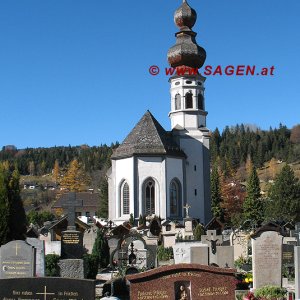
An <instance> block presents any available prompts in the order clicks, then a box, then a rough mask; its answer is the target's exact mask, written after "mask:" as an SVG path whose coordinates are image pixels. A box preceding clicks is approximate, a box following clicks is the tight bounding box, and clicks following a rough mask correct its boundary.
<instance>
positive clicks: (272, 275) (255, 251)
mask: <svg viewBox="0 0 300 300" xmlns="http://www.w3.org/2000/svg"><path fill="white" fill-rule="evenodd" d="M282 240H283V236H282V235H281V234H280V233H279V232H277V231H264V230H260V231H258V232H257V234H254V235H253V236H252V269H253V288H255V289H256V288H260V287H262V286H265V285H277V286H281V283H282V282H281V281H282V279H281V274H282Z"/></svg>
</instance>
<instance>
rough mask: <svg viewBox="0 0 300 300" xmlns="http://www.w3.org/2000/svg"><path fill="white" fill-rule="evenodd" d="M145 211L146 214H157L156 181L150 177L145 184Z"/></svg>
mask: <svg viewBox="0 0 300 300" xmlns="http://www.w3.org/2000/svg"><path fill="white" fill-rule="evenodd" d="M145 210H146V211H145V213H146V215H153V214H155V182H154V180H153V179H149V180H148V181H147V182H146V184H145Z"/></svg>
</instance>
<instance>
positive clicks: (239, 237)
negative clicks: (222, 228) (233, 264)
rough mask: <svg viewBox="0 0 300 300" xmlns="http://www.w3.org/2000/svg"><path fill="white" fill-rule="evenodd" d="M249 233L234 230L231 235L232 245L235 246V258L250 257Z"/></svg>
mask: <svg viewBox="0 0 300 300" xmlns="http://www.w3.org/2000/svg"><path fill="white" fill-rule="evenodd" d="M248 241H249V235H248V234H247V233H245V232H242V231H238V232H232V233H231V235H230V245H231V246H233V248H234V260H237V259H238V258H239V257H241V256H242V257H244V258H247V257H248Z"/></svg>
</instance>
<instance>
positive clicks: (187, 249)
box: [173, 242, 208, 264]
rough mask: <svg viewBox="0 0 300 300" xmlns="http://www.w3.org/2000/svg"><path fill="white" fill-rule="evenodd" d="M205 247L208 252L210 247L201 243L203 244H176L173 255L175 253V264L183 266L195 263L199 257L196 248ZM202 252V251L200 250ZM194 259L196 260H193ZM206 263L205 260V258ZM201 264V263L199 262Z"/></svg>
mask: <svg viewBox="0 0 300 300" xmlns="http://www.w3.org/2000/svg"><path fill="white" fill-rule="evenodd" d="M198 247H203V248H204V249H205V250H203V251H207V249H208V246H207V245H205V244H203V243H201V242H182V243H176V244H175V245H174V246H173V253H174V261H175V264H181V263H187V264H190V263H195V261H194V260H195V255H196V256H198V255H199V253H198V254H196V253H197V251H196V252H195V248H198ZM191 249H194V250H193V253H194V254H192V252H191ZM200 251H201V250H200ZM193 257H194V258H193ZM203 259H204V261H205V258H203ZM199 263H200V262H199Z"/></svg>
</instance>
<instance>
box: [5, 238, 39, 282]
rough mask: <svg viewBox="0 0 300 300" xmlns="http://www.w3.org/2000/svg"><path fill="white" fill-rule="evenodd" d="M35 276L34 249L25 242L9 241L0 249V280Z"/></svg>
mask: <svg viewBox="0 0 300 300" xmlns="http://www.w3.org/2000/svg"><path fill="white" fill-rule="evenodd" d="M33 276H35V248H34V247H33V246H31V245H29V244H27V243H26V242H25V241H21V240H17V241H11V242H9V243H7V244H5V245H3V246H1V248H0V279H4V278H21V277H33Z"/></svg>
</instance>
